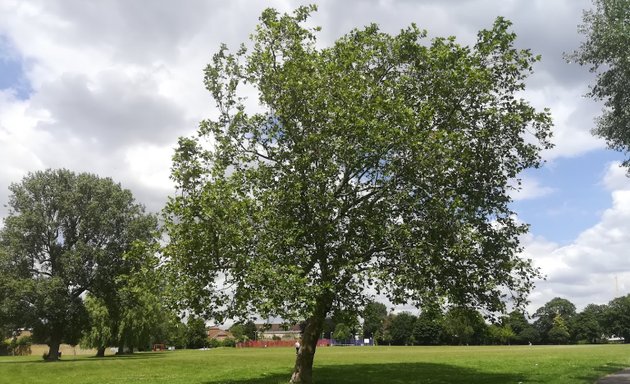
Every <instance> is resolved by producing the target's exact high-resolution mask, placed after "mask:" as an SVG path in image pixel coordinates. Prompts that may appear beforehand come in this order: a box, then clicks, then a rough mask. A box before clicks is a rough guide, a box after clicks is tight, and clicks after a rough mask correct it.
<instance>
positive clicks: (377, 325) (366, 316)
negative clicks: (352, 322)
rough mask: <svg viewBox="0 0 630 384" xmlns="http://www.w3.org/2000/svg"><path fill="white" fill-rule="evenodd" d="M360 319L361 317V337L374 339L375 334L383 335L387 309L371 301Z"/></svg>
mask: <svg viewBox="0 0 630 384" xmlns="http://www.w3.org/2000/svg"><path fill="white" fill-rule="evenodd" d="M361 317H363V337H367V338H376V335H377V334H382V333H383V322H384V321H385V318H387V307H386V306H385V304H383V303H379V302H376V301H371V302H369V303H367V304H366V305H365V308H364V309H363V313H362V314H361Z"/></svg>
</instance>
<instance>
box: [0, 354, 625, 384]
mask: <svg viewBox="0 0 630 384" xmlns="http://www.w3.org/2000/svg"><path fill="white" fill-rule="evenodd" d="M294 358H295V351H294V350H293V348H267V349H234V348H218V349H212V350H207V351H196V350H189V351H174V352H154V353H137V354H134V355H132V356H124V357H116V356H110V357H105V358H103V359H97V358H94V357H88V356H67V357H65V356H64V358H63V359H62V361H61V362H58V363H45V362H43V361H42V360H41V357H40V356H30V357H0V383H11V384H26V383H29V384H30V383H34V384H37V383H46V384H54V383H59V384H61V383H63V384H69V383H85V384H89V383H90V384H91V383H93V384H108V383H171V384H184V383H186V384H188V383H197V384H219V383H224V384H276V383H286V382H287V381H288V378H289V376H290V372H291V368H292V366H293V362H294ZM315 365H316V367H315V374H314V379H315V382H316V383H318V384H331V383H350V384H372V383H374V384H376V383H378V384H381V383H431V384H453V383H455V384H458V383H461V384H464V383H465V384H504V383H566V384H569V383H570V384H576V383H593V382H594V381H595V380H596V379H597V378H598V377H601V376H604V375H606V374H608V373H611V372H615V371H617V370H620V369H622V368H625V367H628V366H630V345H598V346H531V347H530V346H511V347H508V346H506V347H332V348H320V349H318V351H317V355H316V357H315Z"/></svg>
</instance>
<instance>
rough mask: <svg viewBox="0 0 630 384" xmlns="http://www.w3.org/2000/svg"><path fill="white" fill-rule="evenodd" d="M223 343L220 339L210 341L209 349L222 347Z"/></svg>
mask: <svg viewBox="0 0 630 384" xmlns="http://www.w3.org/2000/svg"><path fill="white" fill-rule="evenodd" d="M222 346H223V343H222V342H221V341H220V340H218V339H208V348H219V347H222Z"/></svg>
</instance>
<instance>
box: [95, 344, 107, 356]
mask: <svg viewBox="0 0 630 384" xmlns="http://www.w3.org/2000/svg"><path fill="white" fill-rule="evenodd" d="M96 357H105V347H104V346H101V347H98V349H97V350H96Z"/></svg>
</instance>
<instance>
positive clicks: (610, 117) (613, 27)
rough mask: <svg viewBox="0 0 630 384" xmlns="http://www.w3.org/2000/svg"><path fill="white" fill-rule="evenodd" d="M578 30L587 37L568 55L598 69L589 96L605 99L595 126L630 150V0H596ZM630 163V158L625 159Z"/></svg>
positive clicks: (612, 145)
mask: <svg viewBox="0 0 630 384" xmlns="http://www.w3.org/2000/svg"><path fill="white" fill-rule="evenodd" d="M593 6H594V8H593V9H589V10H585V11H584V16H583V24H582V25H580V27H579V31H580V32H581V33H582V34H584V35H585V37H586V40H585V41H584V42H583V43H582V44H581V45H580V48H579V49H578V50H577V51H575V52H574V53H573V54H571V55H569V56H568V57H567V58H568V60H575V61H577V62H578V63H579V64H581V65H587V66H589V68H590V70H591V71H592V72H595V73H597V80H596V81H595V84H594V85H593V86H592V87H591V90H590V92H589V93H588V96H590V97H592V98H594V99H596V100H602V101H603V102H604V106H605V108H604V111H603V112H602V115H601V116H600V117H599V118H598V120H597V126H596V127H595V129H594V130H593V133H595V134H596V135H597V136H600V137H603V138H604V139H606V142H607V143H608V146H609V147H610V148H612V149H615V150H618V151H623V152H625V153H626V154H627V153H628V151H629V150H630V56H629V55H628V47H629V46H630V28H629V27H628V26H629V25H630V0H593ZM624 166H626V167H630V158H627V159H626V160H625V161H624Z"/></svg>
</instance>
